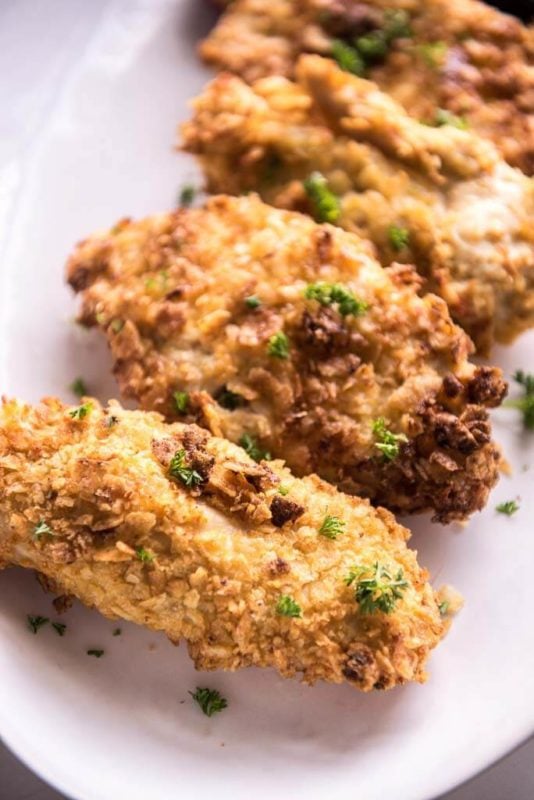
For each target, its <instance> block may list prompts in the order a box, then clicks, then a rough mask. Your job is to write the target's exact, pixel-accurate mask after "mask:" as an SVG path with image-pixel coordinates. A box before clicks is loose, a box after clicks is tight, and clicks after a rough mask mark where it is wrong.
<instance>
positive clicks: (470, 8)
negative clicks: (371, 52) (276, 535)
mask: <svg viewBox="0 0 534 800" xmlns="http://www.w3.org/2000/svg"><path fill="white" fill-rule="evenodd" d="M394 9H395V10H397V11H398V10H403V11H405V12H406V13H407V14H408V15H409V17H410V28H411V35H410V36H404V37H401V38H398V39H396V40H394V41H393V42H392V43H390V46H389V47H388V50H387V53H386V54H385V56H384V57H383V58H382V59H378V60H375V61H374V62H373V63H371V64H370V65H369V66H368V69H367V71H366V76H367V77H369V78H371V79H372V80H374V81H376V82H377V83H378V85H379V86H380V88H381V89H383V90H384V91H385V92H388V93H389V94H391V95H392V96H393V97H394V98H395V99H396V100H397V101H398V102H399V103H401V104H402V105H404V107H405V108H406V109H407V110H408V111H409V112H410V113H411V114H412V115H413V116H414V117H416V118H418V119H424V120H433V119H434V118H435V115H436V111H437V109H439V108H442V109H447V110H449V111H451V112H452V113H454V114H460V115H463V116H465V117H466V118H467V119H468V121H469V123H470V125H471V127H472V128H473V130H475V131H477V132H478V133H480V134H481V135H482V136H485V137H488V138H489V139H492V140H493V141H494V143H495V144H496V145H497V146H498V147H499V148H500V150H501V152H502V154H503V156H504V158H505V159H506V160H507V161H508V162H509V163H510V164H512V165H514V166H518V167H519V168H520V169H522V170H523V171H524V172H525V173H527V174H529V175H532V174H533V172H534V67H533V58H534V29H533V28H527V27H525V26H524V25H522V24H521V23H520V22H519V21H518V20H516V19H514V18H513V17H511V16H508V15H507V14H503V13H502V12H500V11H498V10H497V9H495V8H491V7H490V6H488V5H485V4H484V3H480V2H477V0H393V1H392V0H372V2H357V3H354V2H347V0H271V2H268V3H265V2H263V0H236V1H235V2H234V3H232V4H231V6H230V7H229V8H228V9H227V11H226V12H225V13H224V14H223V16H222V17H221V19H220V20H219V22H218V24H217V25H216V27H215V29H214V30H213V31H212V33H211V34H210V36H208V38H207V39H206V40H205V41H204V42H203V43H202V45H201V47H200V53H201V55H202V57H203V58H204V59H205V60H206V61H207V62H209V63H211V64H214V65H215V66H217V67H218V68H221V69H225V70H229V71H231V72H234V73H237V74H239V75H241V76H242V77H243V78H244V79H245V80H247V81H249V82H252V81H255V80H257V79H258V78H261V77H265V76H266V75H284V76H285V77H289V78H291V77H293V76H294V70H295V63H296V61H297V59H298V56H299V55H300V54H301V53H318V54H320V55H330V53H331V50H332V42H333V40H334V39H344V40H345V41H347V42H348V43H351V44H352V43H353V40H354V38H355V37H357V36H361V35H366V34H368V33H369V32H370V31H376V30H380V29H381V28H382V27H383V26H384V18H385V14H387V13H390V12H391V10H394Z"/></svg>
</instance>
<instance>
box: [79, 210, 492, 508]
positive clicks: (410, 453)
mask: <svg viewBox="0 0 534 800" xmlns="http://www.w3.org/2000/svg"><path fill="white" fill-rule="evenodd" d="M68 279H69V281H70V283H71V285H72V286H73V288H74V289H75V290H76V291H79V292H81V293H82V308H81V312H80V316H79V318H80V321H81V322H82V323H84V324H86V325H89V326H91V325H95V324H96V325H99V326H100V327H101V329H102V330H104V331H105V333H106V335H107V337H108V341H109V344H110V347H111V352H112V355H113V359H114V362H115V367H114V372H115V374H116V376H117V378H118V381H119V385H120V388H121V391H122V393H123V395H124V396H125V397H133V398H135V399H136V400H137V401H138V402H139V404H140V405H141V407H142V408H145V409H151V410H156V411H160V412H161V413H163V414H164V415H165V416H166V417H167V418H169V419H173V418H174V419H176V418H180V417H182V419H186V420H188V421H195V422H197V423H198V424H200V425H202V426H204V427H207V428H209V429H210V430H211V431H212V433H214V434H215V435H218V436H224V437H226V438H228V439H230V440H231V441H234V442H238V441H240V440H243V437H245V439H244V440H243V441H245V442H246V443H248V447H249V449H250V450H251V451H252V450H254V449H257V448H258V447H259V448H261V449H263V450H266V451H269V452H270V453H271V454H272V455H273V456H275V457H279V458H283V459H285V460H286V461H287V463H288V465H289V466H290V468H291V469H292V470H293V471H294V472H295V473H296V474H298V475H306V474H309V473H311V472H316V473H318V474H319V475H320V476H321V477H322V478H325V479H327V480H329V481H330V482H332V483H334V484H337V485H338V486H339V487H340V488H342V489H343V490H345V491H348V492H350V493H354V494H358V495H362V496H365V497H369V498H371V499H372V500H373V501H374V502H375V503H378V504H380V505H385V506H386V507H388V508H390V509H392V510H397V511H402V512H418V511H425V510H429V509H430V510H433V512H434V517H435V519H437V520H439V521H443V522H447V521H450V520H454V519H464V518H466V517H468V516H469V515H470V514H471V513H472V512H473V511H475V510H477V509H480V508H482V506H483V505H484V503H485V502H486V499H487V496H488V492H489V490H490V489H491V487H492V486H493V485H494V483H495V482H496V479H497V472H498V466H499V455H498V451H497V449H496V447H495V445H494V444H493V442H492V440H491V431H490V424H489V421H488V414H487V410H486V408H487V407H491V406H495V405H498V404H499V403H500V401H501V398H502V396H503V394H504V393H505V390H506V386H505V384H504V383H503V381H502V379H501V372H500V370H498V369H496V368H489V367H477V368H475V366H474V365H473V364H471V363H469V362H468V360H467V356H468V354H469V352H470V349H471V347H472V345H471V343H470V341H469V339H468V337H467V336H466V335H465V334H464V333H463V332H462V331H461V330H460V329H459V328H457V327H456V326H455V325H454V324H453V323H452V321H451V319H450V317H449V314H448V311H447V307H446V305H445V303H444V302H443V301H442V300H441V299H440V298H438V297H436V296H434V295H431V294H428V295H426V296H425V297H423V298H421V297H419V296H418V294H417V291H416V289H417V288H418V277H417V275H416V273H415V272H414V270H413V268H411V267H409V266H406V265H400V264H395V265H393V266H392V267H391V268H389V269H383V268H382V267H381V266H380V264H379V263H378V262H377V261H376V260H375V259H374V258H373V257H372V255H371V254H370V251H369V245H368V244H367V243H366V242H364V241H362V240H361V239H359V238H358V237H357V236H355V235H354V234H349V233H347V232H345V231H343V230H341V229H340V228H336V227H332V226H330V225H317V224H316V223H314V222H313V221H312V220H311V219H310V218H309V217H307V216H305V215H301V214H297V213H293V212H289V211H281V210H278V209H275V208H272V207H271V206H267V205H265V204H263V203H262V202H260V200H259V199H258V198H257V197H254V196H248V197H241V198H231V197H216V198H212V199H211V200H210V201H209V202H208V204H207V205H206V207H205V208H198V209H181V210H178V211H176V212H173V213H170V214H164V215H161V216H155V217H150V218H147V219H145V220H141V221H140V222H130V221H128V220H125V221H123V222H122V223H119V225H117V226H116V227H115V228H113V229H112V230H111V231H109V232H106V233H103V234H99V235H96V236H93V237H92V238H90V239H87V240H86V241H84V242H82V243H81V244H80V245H79V246H78V247H77V249H76V251H75V252H74V254H73V255H72V257H71V258H70V261H69V264H68ZM329 291H333V292H334V296H333V297H330V296H329V294H328V293H329ZM307 294H308V295H310V294H311V295H312V296H306V295H307ZM317 296H319V299H317ZM335 298H337V300H336V299H335ZM177 391H178V392H186V393H187V395H185V396H184V395H176V394H175V393H176V392H177ZM381 418H383V420H384V422H383V423H381V422H380V420H381ZM247 437H248V438H247ZM392 437H393V438H392ZM388 442H389V445H388ZM386 451H387V452H386Z"/></svg>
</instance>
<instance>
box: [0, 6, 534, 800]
mask: <svg viewBox="0 0 534 800" xmlns="http://www.w3.org/2000/svg"><path fill="white" fill-rule="evenodd" d="M202 14H203V11H202V7H201V4H200V0H190V1H189V2H186V0H183V2H180V1H179V0H177V1H176V2H160V0H152V2H141V1H140V0H124V1H123V2H122V1H121V0H115V1H114V2H109V1H107V0H92V1H91V3H87V2H85V0H46V2H44V0H43V2H41V3H35V2H33V1H32V0H16V2H11V3H10V2H7V0H4V3H3V5H2V8H1V10H0V23H1V24H0V74H2V76H3V78H4V81H3V84H4V85H3V88H1V89H0V92H1V93H2V94H1V96H0V99H1V101H2V110H3V114H4V118H3V122H2V124H3V128H2V131H3V137H2V139H0V148H1V150H0V155H1V161H0V211H1V214H2V215H1V217H0V232H1V234H2V237H1V244H2V261H1V265H2V269H1V273H0V279H1V283H0V348H1V349H0V385H1V387H2V391H4V392H6V393H8V394H10V395H19V396H20V397H22V398H26V399H28V400H36V399H37V398H39V397H40V396H41V395H43V394H46V393H48V394H52V393H54V394H55V393H57V394H59V395H61V396H63V397H65V398H68V397H69V392H68V389H67V388H66V387H67V386H68V385H69V383H70V382H71V381H72V379H73V378H74V377H75V376H76V375H79V374H81V375H83V376H84V377H85V379H86V380H87V382H88V384H89V386H90V388H91V390H92V391H94V392H95V393H97V394H98V395H99V396H100V397H102V398H103V399H105V398H107V397H109V396H112V395H113V393H114V392H115V388H114V385H113V382H112V381H111V379H110V378H109V377H108V373H109V360H108V357H107V353H106V350H105V347H104V345H103V343H102V341H101V339H100V338H99V337H98V336H97V335H92V334H88V333H84V332H83V331H80V330H79V329H77V327H76V326H75V325H74V324H73V323H72V321H71V320H72V316H73V313H74V302H73V299H72V297H71V296H70V294H69V292H68V291H67V289H66V288H65V287H64V286H63V280H62V269H63V263H64V261H65V258H66V256H67V254H68V252H69V250H70V248H71V247H72V245H73V243H74V242H75V241H76V240H77V239H79V238H80V237H83V236H84V235H86V234H87V233H89V232H91V231H92V230H93V229H95V228H99V227H105V226H108V225H109V224H110V223H113V222H114V221H115V220H116V219H117V218H119V217H121V216H124V215H134V216H138V215H141V214H145V213H150V212H152V211H158V210H164V209H166V208H169V207H171V205H172V204H173V202H174V199H175V197H176V193H177V191H178V189H179V187H180V184H181V183H183V182H184V181H185V180H189V179H190V178H191V177H195V175H196V173H195V170H194V167H193V165H192V163H191V162H190V161H189V160H188V159H186V158H185V157H180V158H179V157H177V156H176V155H175V154H174V153H173V151H172V144H173V139H174V135H175V125H176V122H177V121H178V120H179V119H183V118H185V117H186V115H187V110H186V99H187V98H188V97H190V96H193V95H194V94H195V93H196V92H197V91H198V89H199V88H200V87H201V85H202V84H203V82H204V81H205V79H206V77H207V72H206V71H205V70H204V69H203V68H202V67H200V65H199V64H198V63H197V61H196V59H195V56H194V44H193V42H194V39H195V38H196V37H197V36H198V35H199V33H200V31H201V28H202V25H203V24H204V22H203V20H202V19H201V16H202ZM6 78H9V81H6ZM7 83H9V85H7ZM14 137H16V138H14ZM533 344H534V336H533V335H531V336H526V337H524V338H523V339H522V340H521V342H520V343H519V344H518V345H517V346H515V347H513V348H511V349H509V350H506V351H501V352H499V353H498V354H497V360H498V362H499V363H500V364H502V366H503V367H504V368H505V370H506V372H507V373H508V374H510V372H511V371H513V369H514V368H515V367H517V366H523V367H525V368H527V369H528V368H529V367H530V368H532V366H533V364H532V352H533ZM494 419H495V434H496V437H497V439H498V440H499V441H500V442H501V443H502V445H503V447H504V450H505V452H506V455H507V456H508V458H509V459H510V461H511V463H512V464H513V466H514V474H513V477H511V478H506V477H504V478H503V479H502V481H501V483H500V485H499V487H498V488H497V489H496V491H495V492H494V494H493V496H492V498H491V501H490V504H489V507H488V508H487V510H486V511H485V512H484V513H483V514H480V515H478V516H477V517H476V518H475V519H474V520H473V521H472V522H471V524H470V525H469V527H468V529H466V530H463V531H461V532H459V531H458V530H456V531H455V530H453V529H448V530H444V529H440V528H439V527H436V526H433V525H431V524H430V523H428V521H427V520H422V519H419V520H417V521H416V522H415V523H414V528H415V529H416V534H415V536H414V545H415V546H417V548H418V550H419V552H420V558H421V561H422V562H423V563H424V564H426V565H428V566H429V568H430V569H431V571H432V575H433V578H434V580H435V582H436V583H438V584H439V583H441V582H452V583H454V584H455V585H456V586H457V587H458V588H459V589H460V590H462V592H463V593H464V594H465V597H466V606H465V609H464V611H463V612H462V614H461V615H460V617H459V618H458V619H457V621H456V623H455V625H454V627H453V630H452V632H451V634H450V636H449V637H448V638H447V640H446V641H445V642H444V643H443V644H442V646H441V647H440V648H439V649H438V650H437V651H436V652H435V654H434V655H433V657H432V659H431V663H430V670H431V675H430V680H429V682H428V683H427V684H426V685H425V686H408V687H406V688H403V689H400V690H397V691H393V692H390V693H386V694H380V693H377V694H373V695H367V696H364V695H360V694H358V692H356V691H354V690H353V689H351V688H350V687H348V686H344V687H335V686H317V687H315V688H313V689H310V688H306V687H304V686H301V685H300V684H298V683H297V682H296V681H284V680H282V679H281V678H279V677H277V676H276V675H275V674H273V673H271V672H261V671H258V670H246V671H243V672H241V673H237V674H234V675H229V674H223V673H215V674H213V673H210V674H207V675H203V674H198V673H195V672H194V670H193V668H192V666H191V663H190V661H189V659H188V658H187V654H186V653H185V650H184V649H183V648H179V649H175V648H173V647H172V646H171V645H170V644H169V643H168V642H167V641H166V640H165V639H164V638H163V637H160V636H157V635H155V634H151V633H149V632H147V631H144V630H141V629H136V628H134V627H133V626H130V625H123V626H122V629H123V633H122V636H121V637H113V636H112V630H113V629H114V627H115V626H114V625H113V624H112V623H110V622H108V621H106V620H104V619H102V618H101V617H99V615H98V614H97V613H93V612H90V611H88V610H86V609H83V608H81V607H76V608H75V609H74V610H73V611H71V612H69V614H68V615H67V617H66V622H67V624H68V631H67V635H66V636H65V637H64V638H61V639H60V638H59V637H58V636H57V635H56V634H55V632H54V631H53V630H52V629H51V628H50V627H49V628H47V629H43V630H42V631H41V632H40V633H39V635H38V636H32V635H31V634H30V633H29V632H28V631H27V630H26V627H25V617H26V614H27V613H32V614H36V613H39V614H44V615H45V616H54V615H53V610H52V606H51V603H50V599H49V597H48V596H46V595H44V594H43V593H42V591H41V590H40V588H39V587H38V586H37V584H36V582H35V579H34V578H33V576H32V575H30V574H26V573H23V572H22V571H18V570H8V571H6V572H4V573H2V574H1V575H0V733H1V734H2V736H3V738H4V740H5V742H6V743H7V744H8V745H9V746H10V747H11V748H12V749H13V750H14V751H15V753H17V755H19V756H20V757H21V758H22V759H23V760H24V761H25V762H26V763H27V764H28V765H29V766H31V767H32V769H34V770H35V771H36V772H38V773H39V774H40V775H42V776H43V777H44V778H45V779H46V780H48V781H49V782H51V783H52V784H54V785H55V786H56V787H58V788H59V789H61V790H62V791H63V792H65V793H66V794H68V795H70V796H72V797H74V798H78V799H79V800H82V799H83V800H123V798H128V800H147V798H149V800H168V799H169V798H175V797H187V798H191V799H192V800H205V799H207V798H212V797H217V798H219V799H220V800H225V799H226V798H232V800H250V796H251V794H253V796H254V797H255V798H256V800H272V798H273V797H281V798H283V799H284V800H286V798H288V799H289V798H290V800H300V798H302V800H304V799H305V800H326V798H331V797H338V798H339V797H342V796H344V797H350V798H356V797H362V798H366V800H383V798H385V797H395V798H402V800H428V798H431V797H435V796H436V795H438V794H440V793H441V792H444V791H446V790H447V789H449V788H451V787H452V786H454V785H456V784H457V783H459V782H461V781H463V780H465V779H466V778H468V777H469V776H471V775H473V774H474V773H476V772H477V771H478V770H480V769H481V768H483V767H485V766H486V765H488V764H489V763H490V762H492V761H493V760H495V759H496V758H498V757H499V756H501V755H502V754H504V753H505V752H506V751H508V750H509V749H510V748H512V747H513V746H514V745H516V744H518V743H519V742H520V741H521V740H522V739H524V738H525V737H527V736H528V734H529V733H531V732H532V730H533V727H534V633H533V630H534V629H533V625H532V589H531V581H532V577H531V576H532V566H533V557H534V539H533V536H532V518H533V517H534V497H533V492H532V489H531V486H532V477H531V476H532V472H531V471H528V469H526V470H525V468H526V467H528V465H530V464H531V463H532V460H533V459H532V457H533V454H534V435H530V436H527V435H525V434H524V433H523V431H522V430H521V426H520V424H519V419H518V415H516V414H515V413H514V412H509V411H499V412H498V413H497V414H495V415H494ZM517 495H519V496H520V497H521V510H520V511H519V512H518V513H517V515H516V516H515V517H513V518H510V519H508V518H506V517H503V516H500V515H497V514H496V513H495V511H494V506H495V504H496V503H497V502H498V501H500V500H505V499H510V498H514V497H516V496H517ZM91 646H93V647H103V648H104V649H105V651H106V653H105V656H104V657H103V658H101V659H99V660H97V659H94V658H88V657H87V656H86V654H85V652H86V649H87V648H88V647H91ZM197 685H201V686H202V685H207V686H211V687H216V688H218V689H220V690H221V691H222V693H223V694H224V695H225V696H226V697H227V698H228V700H229V708H228V710H227V711H225V712H224V713H223V714H220V715H219V716H217V717H214V718H212V719H207V718H206V717H203V716H202V715H201V714H200V712H199V710H198V708H196V707H195V706H194V704H193V703H192V701H191V698H190V696H189V694H188V691H189V690H191V689H194V688H195V687H196V686H197Z"/></svg>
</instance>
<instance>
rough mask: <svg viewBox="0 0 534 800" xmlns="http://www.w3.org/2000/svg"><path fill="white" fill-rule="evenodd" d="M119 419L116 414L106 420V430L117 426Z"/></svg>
mask: <svg viewBox="0 0 534 800" xmlns="http://www.w3.org/2000/svg"><path fill="white" fill-rule="evenodd" d="M118 421H119V418H118V417H116V416H115V414H110V415H109V417H107V418H106V420H105V422H104V424H105V426H106V428H112V427H113V426H114V425H116V424H117V422H118Z"/></svg>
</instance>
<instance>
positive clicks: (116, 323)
mask: <svg viewBox="0 0 534 800" xmlns="http://www.w3.org/2000/svg"><path fill="white" fill-rule="evenodd" d="M109 327H110V328H111V330H112V331H113V333H120V332H121V331H122V329H123V328H124V320H123V319H118V318H117V319H112V320H111V323H110V325H109Z"/></svg>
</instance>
